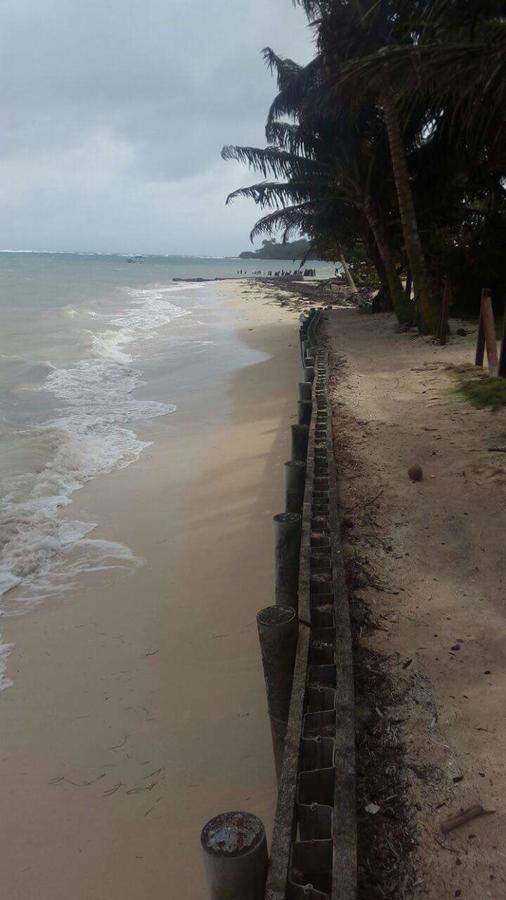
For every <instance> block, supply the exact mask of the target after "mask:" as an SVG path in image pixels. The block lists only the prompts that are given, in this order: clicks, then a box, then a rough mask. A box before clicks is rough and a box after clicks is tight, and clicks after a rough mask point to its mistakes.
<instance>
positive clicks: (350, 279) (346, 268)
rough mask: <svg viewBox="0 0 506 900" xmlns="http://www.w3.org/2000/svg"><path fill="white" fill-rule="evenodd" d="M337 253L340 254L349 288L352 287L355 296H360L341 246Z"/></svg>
mask: <svg viewBox="0 0 506 900" xmlns="http://www.w3.org/2000/svg"><path fill="white" fill-rule="evenodd" d="M337 252H338V254H339V262H340V263H341V265H342V267H343V272H344V275H345V278H346V281H347V282H348V284H349V286H350V289H351V290H352V291H353V293H354V294H358V288H357V285H356V284H355V282H354V281H353V276H352V274H351V272H350V270H349V267H348V264H347V262H346V260H345V258H344V253H343V251H342V249H341V247H340V246H339V245H338V247H337Z"/></svg>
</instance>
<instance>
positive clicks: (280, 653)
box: [257, 606, 299, 781]
mask: <svg viewBox="0 0 506 900" xmlns="http://www.w3.org/2000/svg"><path fill="white" fill-rule="evenodd" d="M257 626H258V637H259V640H260V650H261V652H262V665H263V670H264V678H265V688H266V691H267V708H268V710H269V718H270V721H271V734H272V749H273V751H274V762H275V766H276V775H277V778H278V781H279V779H280V776H281V768H282V765H283V750H284V742H285V735H286V726H287V723H288V713H289V710H290V698H291V694H292V680H293V667H294V664H295V654H296V652H297V636H298V633H299V622H298V619H297V614H296V612H295V610H294V609H289V608H288V607H282V606H268V607H267V608H266V609H262V610H261V611H260V612H259V613H258V615H257Z"/></svg>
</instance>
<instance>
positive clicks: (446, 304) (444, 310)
mask: <svg viewBox="0 0 506 900" xmlns="http://www.w3.org/2000/svg"><path fill="white" fill-rule="evenodd" d="M449 311H450V290H449V287H448V279H447V278H445V280H444V287H443V299H442V301H441V318H440V321H439V333H438V338H439V343H440V344H441V346H442V347H444V346H445V344H446V341H447V339H448V314H449Z"/></svg>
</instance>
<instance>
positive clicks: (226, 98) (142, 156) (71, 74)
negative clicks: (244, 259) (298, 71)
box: [0, 0, 312, 255]
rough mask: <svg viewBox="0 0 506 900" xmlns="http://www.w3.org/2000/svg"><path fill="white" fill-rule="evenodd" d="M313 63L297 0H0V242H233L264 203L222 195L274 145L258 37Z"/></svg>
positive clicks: (234, 247) (108, 246) (242, 244)
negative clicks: (245, 146)
mask: <svg viewBox="0 0 506 900" xmlns="http://www.w3.org/2000/svg"><path fill="white" fill-rule="evenodd" d="M266 44H268V45H270V46H272V47H273V48H274V49H275V50H276V52H278V53H280V54H281V55H283V56H291V57H292V58H294V59H297V61H301V62H305V61H307V60H308V59H309V58H310V56H311V52H312V47H311V33H310V31H309V30H308V28H307V25H306V20H305V17H304V14H303V13H302V11H301V10H300V9H294V7H293V5H292V2H291V0H178V2H176V0H142V2H141V0H2V3H1V4H0V110H1V119H0V204H1V205H0V247H1V248H4V249H5V248H12V249H37V250H48V249H49V250H53V249H54V250H74V249H76V250H100V251H111V252H115V251H118V252H132V253H134V252H138V253H148V252H152V253H193V254H197V255H199V254H203V255H226V254H234V253H236V252H238V251H240V250H242V249H245V248H247V247H248V246H249V239H248V234H249V230H250V228H251V226H252V225H253V223H254V221H255V218H256V212H257V210H256V208H255V206H254V204H253V203H250V202H248V201H244V200H243V201H241V200H239V201H236V202H235V203H234V204H232V205H231V206H229V207H225V205H224V201H225V196H226V194H227V193H228V192H229V191H230V190H233V189H234V188H236V187H238V186H240V185H242V184H248V183H249V181H250V180H254V179H250V175H249V173H248V170H247V169H245V168H243V167H240V166H238V165H236V164H235V163H232V162H228V163H227V162H223V161H222V160H221V159H220V155H219V154H220V150H221V147H222V145H223V144H225V143H252V144H259V145H262V144H263V143H264V124H265V117H266V112H267V108H268V105H269V103H270V101H271V100H272V97H273V95H274V91H275V82H274V80H273V79H272V76H271V75H270V74H269V73H268V71H267V70H266V69H265V65H264V62H263V60H262V58H261V55H260V51H261V49H262V48H263V47H264V46H265V45H266Z"/></svg>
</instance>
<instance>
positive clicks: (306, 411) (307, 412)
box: [298, 400, 313, 425]
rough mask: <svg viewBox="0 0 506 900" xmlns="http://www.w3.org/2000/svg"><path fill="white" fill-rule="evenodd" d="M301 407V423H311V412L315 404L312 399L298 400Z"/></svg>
mask: <svg viewBox="0 0 506 900" xmlns="http://www.w3.org/2000/svg"><path fill="white" fill-rule="evenodd" d="M298 408H299V425H309V423H310V421H311V413H312V411H313V404H312V402H311V400H299V401H298Z"/></svg>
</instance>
